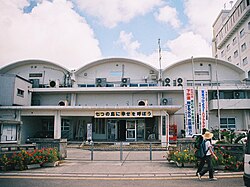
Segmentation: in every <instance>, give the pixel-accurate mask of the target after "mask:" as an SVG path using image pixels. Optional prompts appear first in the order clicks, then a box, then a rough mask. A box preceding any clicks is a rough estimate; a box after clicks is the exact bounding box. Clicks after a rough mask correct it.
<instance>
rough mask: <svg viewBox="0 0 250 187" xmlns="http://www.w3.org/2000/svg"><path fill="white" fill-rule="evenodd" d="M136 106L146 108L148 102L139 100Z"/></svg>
mask: <svg viewBox="0 0 250 187" xmlns="http://www.w3.org/2000/svg"><path fill="white" fill-rule="evenodd" d="M138 106H148V100H139V101H138Z"/></svg>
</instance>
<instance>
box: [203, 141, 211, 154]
mask: <svg viewBox="0 0 250 187" xmlns="http://www.w3.org/2000/svg"><path fill="white" fill-rule="evenodd" d="M205 145H206V150H208V151H207V154H206V155H207V156H209V155H211V152H210V151H209V147H212V144H211V143H210V141H209V140H207V141H206V143H205Z"/></svg>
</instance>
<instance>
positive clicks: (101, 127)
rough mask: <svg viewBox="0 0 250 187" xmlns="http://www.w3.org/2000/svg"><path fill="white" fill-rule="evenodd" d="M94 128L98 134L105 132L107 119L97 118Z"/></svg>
mask: <svg viewBox="0 0 250 187" xmlns="http://www.w3.org/2000/svg"><path fill="white" fill-rule="evenodd" d="M94 130H95V133H96V134H105V119H98V118H97V119H95V125H94Z"/></svg>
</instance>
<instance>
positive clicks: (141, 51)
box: [0, 0, 236, 70]
mask: <svg viewBox="0 0 250 187" xmlns="http://www.w3.org/2000/svg"><path fill="white" fill-rule="evenodd" d="M235 2H236V0H234V1H231V2H230V0H0V28H1V32H0V68H2V67H5V66H7V65H8V64H11V63H14V62H17V61H21V60H29V59H39V60H46V61H50V62H53V63H55V64H58V65H61V66H63V67H65V68H67V69H69V70H73V69H75V70H77V69H79V68H81V67H83V66H84V65H86V64H88V63H91V62H93V61H96V60H100V59H104V58H113V57H121V58H130V59H135V60H140V61H142V62H144V63H147V64H149V65H151V66H154V67H156V68H159V66H160V65H161V67H162V68H165V67H167V66H169V65H171V64H173V63H176V62H178V61H181V60H185V59H188V58H191V57H192V56H193V57H212V48H211V42H212V25H213V23H214V22H215V20H216V18H217V17H218V15H219V13H220V11H221V10H222V9H231V7H232V5H233V4H234V3H235ZM159 49H160V51H161V53H160V54H161V61H160V60H159ZM160 62H161V63H160Z"/></svg>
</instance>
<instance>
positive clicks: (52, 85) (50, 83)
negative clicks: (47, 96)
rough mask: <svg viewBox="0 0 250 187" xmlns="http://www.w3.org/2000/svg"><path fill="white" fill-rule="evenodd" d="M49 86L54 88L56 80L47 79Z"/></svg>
mask: <svg viewBox="0 0 250 187" xmlns="http://www.w3.org/2000/svg"><path fill="white" fill-rule="evenodd" d="M49 87H51V88H55V87H56V81H54V80H52V81H49Z"/></svg>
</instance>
